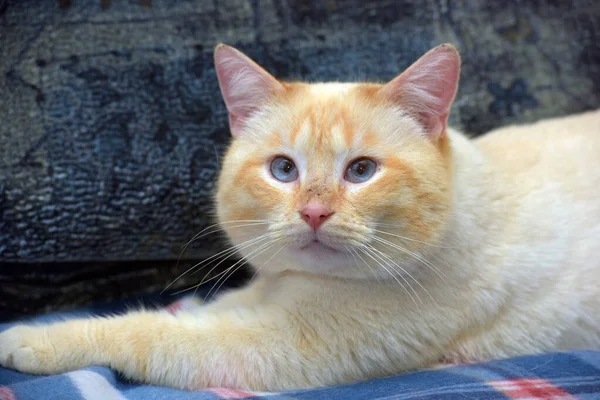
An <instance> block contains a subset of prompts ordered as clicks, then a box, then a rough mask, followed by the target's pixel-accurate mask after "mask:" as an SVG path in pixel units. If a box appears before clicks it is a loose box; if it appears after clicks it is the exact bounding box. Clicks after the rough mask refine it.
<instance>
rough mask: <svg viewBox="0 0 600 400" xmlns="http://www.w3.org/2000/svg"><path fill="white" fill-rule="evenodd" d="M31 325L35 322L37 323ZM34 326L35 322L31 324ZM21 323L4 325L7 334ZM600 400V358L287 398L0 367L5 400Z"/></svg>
mask: <svg viewBox="0 0 600 400" xmlns="http://www.w3.org/2000/svg"><path fill="white" fill-rule="evenodd" d="M160 302H161V300H160V299H148V298H147V299H144V300H143V303H144V304H147V303H153V304H155V305H157V306H159V307H165V308H166V310H167V311H170V312H176V311H178V310H180V309H185V308H187V307H193V306H194V305H195V304H196V303H195V301H194V298H193V297H191V296H187V297H183V298H180V299H177V300H176V301H173V302H170V303H169V304H166V305H163V304H160ZM129 307H131V302H119V303H117V304H112V305H104V306H100V307H93V308H88V309H86V310H81V311H76V312H69V313H61V314H51V315H47V316H42V317H37V318H33V321H37V322H47V321H52V320H54V319H57V318H59V319H64V318H69V317H71V318H72V317H75V316H83V315H104V314H107V313H119V312H123V311H124V310H126V309H127V308H129ZM30 321H31V320H30ZM30 321H29V322H30ZM13 324H14V323H7V324H0V331H2V330H5V329H7V328H9V327H10V326H12V325H13ZM262 398H265V399H270V400H279V399H324V400H325V399H348V400H358V399H386V400H392V399H394V400H408V399H454V398H456V399H527V400H533V399H553V400H567V399H600V352H596V351H574V352H564V353H551V354H542V355H536V356H525V357H518V358H514V359H509V360H497V361H491V362H487V363H482V364H475V365H463V366H449V367H446V368H442V369H437V370H426V371H418V372H412V373H406V374H402V375H398V376H393V377H387V378H381V379H375V380H370V381H366V382H357V383H352V384H347V385H341V386H334V387H325V388H318V389H309V390H297V391H290V392H282V393H257V392H248V391H243V390H233V389H226V388H207V389H205V390H200V391H196V392H188V391H181V390H176V389H171V388H166V387H157V386H151V385H144V384H140V383H136V382H128V381H125V380H123V379H122V377H120V376H119V374H118V373H116V372H115V371H112V370H110V369H108V368H105V367H97V366H93V367H89V368H85V369H82V370H79V371H72V372H68V373H65V374H61V375H55V376H33V375H26V374H21V373H18V372H15V371H11V370H7V369H1V368H0V400H26V399H35V400H37V399H44V400H46V399H48V400H49V399H57V400H59V399H60V400H123V399H131V400H135V399H139V400H158V399H161V400H162V399H175V400H185V399H194V400H204V399H262Z"/></svg>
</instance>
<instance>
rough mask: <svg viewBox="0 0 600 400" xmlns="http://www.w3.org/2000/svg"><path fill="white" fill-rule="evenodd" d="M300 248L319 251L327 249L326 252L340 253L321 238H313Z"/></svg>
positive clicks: (301, 249)
mask: <svg viewBox="0 0 600 400" xmlns="http://www.w3.org/2000/svg"><path fill="white" fill-rule="evenodd" d="M298 250H300V251H317V252H318V251H326V252H335V253H339V250H338V249H336V248H333V247H331V246H328V245H326V244H325V243H323V242H322V241H320V240H319V239H313V240H311V241H310V242H308V243H307V244H305V245H304V246H302V247H300V248H298Z"/></svg>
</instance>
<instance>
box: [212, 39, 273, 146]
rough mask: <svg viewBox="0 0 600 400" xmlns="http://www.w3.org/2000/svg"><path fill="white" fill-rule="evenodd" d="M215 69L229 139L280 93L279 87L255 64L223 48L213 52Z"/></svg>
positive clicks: (221, 45) (223, 46)
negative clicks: (225, 111)
mask: <svg viewBox="0 0 600 400" xmlns="http://www.w3.org/2000/svg"><path fill="white" fill-rule="evenodd" d="M215 69H216V71H217V76H218V78H219V86H220V87H221V94H222V95H223V100H225V105H226V106H227V110H228V111H229V128H230V129H231V134H232V135H233V136H239V135H240V133H241V131H242V128H243V126H244V122H245V120H246V119H247V118H248V117H249V116H250V115H251V114H252V113H253V112H255V111H256V110H258V109H259V108H260V107H261V106H262V105H264V104H265V103H266V102H267V101H268V100H269V98H270V97H271V96H273V95H274V94H276V93H277V92H281V91H283V90H284V88H283V85H282V84H281V83H280V82H279V81H278V80H277V79H275V78H274V77H273V76H272V75H271V74H269V73H268V72H267V71H265V70H264V69H262V68H261V67H260V66H259V65H258V64H256V63H255V62H254V61H252V60H251V59H250V58H248V57H247V56H246V55H244V54H243V53H242V52H240V51H239V50H236V49H234V48H233V47H230V46H227V45H224V44H220V45H218V46H217V47H216V48H215Z"/></svg>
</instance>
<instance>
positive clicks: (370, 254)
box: [365, 245, 423, 307]
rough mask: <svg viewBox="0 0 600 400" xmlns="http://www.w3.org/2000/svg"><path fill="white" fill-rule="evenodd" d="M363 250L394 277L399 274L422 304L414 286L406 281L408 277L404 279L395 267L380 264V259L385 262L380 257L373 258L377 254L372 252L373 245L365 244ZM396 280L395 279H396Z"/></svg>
mask: <svg viewBox="0 0 600 400" xmlns="http://www.w3.org/2000/svg"><path fill="white" fill-rule="evenodd" d="M365 250H367V255H369V256H370V257H371V258H372V259H373V260H375V261H376V262H377V263H378V264H379V265H380V266H381V267H382V268H384V269H385V270H386V271H388V272H389V273H390V275H392V276H394V277H395V276H396V275H397V276H399V277H400V278H401V279H402V280H403V281H404V283H406V284H407V285H408V287H409V289H410V290H411V291H412V292H413V294H414V295H415V296H416V297H417V300H419V303H421V304H423V301H422V300H421V298H420V297H419V294H418V293H417V291H416V290H415V288H413V286H412V285H411V284H410V282H409V281H408V279H406V278H405V277H404V275H402V274H401V273H399V272H398V271H396V270H395V269H393V268H392V267H391V266H390V265H389V264H388V263H386V266H384V265H383V264H382V261H383V262H384V263H385V260H382V259H381V258H380V259H376V258H375V257H377V254H376V253H374V252H373V246H369V245H365ZM373 254H374V256H373ZM387 267H389V268H390V269H388V268H387ZM391 271H394V272H396V274H393V273H392V272H391ZM396 281H397V279H396ZM406 292H407V293H408V291H406ZM408 295H409V296H410V298H411V299H413V301H414V303H415V305H417V307H418V304H417V302H416V301H415V299H414V298H413V297H412V296H411V295H410V293H408Z"/></svg>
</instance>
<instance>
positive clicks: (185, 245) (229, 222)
mask: <svg viewBox="0 0 600 400" xmlns="http://www.w3.org/2000/svg"><path fill="white" fill-rule="evenodd" d="M240 222H243V223H246V222H256V223H257V225H260V224H266V223H268V221H267V220H261V219H240V220H232V221H222V222H220V223H216V224H212V225H210V226H208V227H206V228H204V229H202V230H201V231H200V232H198V233H197V234H195V235H194V236H193V237H192V238H191V239H190V240H189V241H188V242H187V243H185V244H184V245H183V246H182V249H181V252H180V253H179V257H177V263H176V264H175V269H177V268H178V267H179V263H180V262H181V257H183V254H184V253H185V251H186V250H187V248H188V246H189V245H190V244H191V243H192V242H193V241H195V240H197V239H199V238H200V237H202V236H200V235H201V234H202V233H204V232H206V231H207V230H209V229H211V228H213V227H215V226H219V225H220V226H223V225H227V224H233V223H240ZM221 230H222V228H221ZM179 278H180V277H178V278H177V279H179ZM177 279H175V280H177ZM166 289H167V288H165V289H163V292H164V291H165V290H166ZM161 293H162V292H161Z"/></svg>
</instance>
